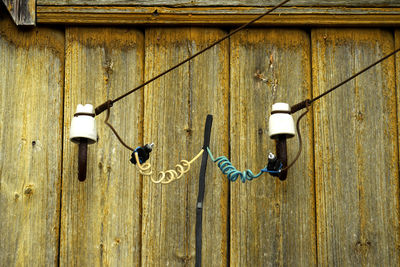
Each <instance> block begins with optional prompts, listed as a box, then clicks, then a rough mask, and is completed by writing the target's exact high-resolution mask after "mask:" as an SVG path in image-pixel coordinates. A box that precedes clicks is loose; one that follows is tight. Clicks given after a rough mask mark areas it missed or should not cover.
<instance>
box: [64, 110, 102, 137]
mask: <svg viewBox="0 0 400 267" xmlns="http://www.w3.org/2000/svg"><path fill="white" fill-rule="evenodd" d="M76 113H90V114H93V115H94V109H93V106H92V105H90V104H86V105H84V106H83V105H81V104H79V105H78V106H77V107H76ZM80 138H86V139H88V143H89V144H93V143H96V142H97V130H96V121H95V119H94V116H90V115H78V116H74V117H73V118H72V121H71V129H70V132H69V140H71V141H72V142H74V143H79V141H80Z"/></svg>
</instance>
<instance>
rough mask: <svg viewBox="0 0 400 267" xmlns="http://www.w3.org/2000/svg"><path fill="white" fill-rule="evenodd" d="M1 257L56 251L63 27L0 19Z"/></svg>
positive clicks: (33, 258) (51, 260)
mask: <svg viewBox="0 0 400 267" xmlns="http://www.w3.org/2000/svg"><path fill="white" fill-rule="evenodd" d="M0 77H1V79H0V107H1V108H0V251H1V252H0V265H1V266H28V265H32V264H35V265H38V266H54V265H56V264H57V257H58V237H59V203H60V198H59V194H60V187H61V185H60V181H61V177H60V175H61V156H62V110H63V109H62V103H63V85H64V34H63V32H62V31H59V30H56V29H51V28H42V27H39V28H37V29H35V30H34V31H23V32H22V31H18V29H17V28H16V26H15V25H14V24H13V22H12V21H11V20H10V19H9V18H8V17H3V18H1V19H0Z"/></svg>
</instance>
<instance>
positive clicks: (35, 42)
mask: <svg viewBox="0 0 400 267" xmlns="http://www.w3.org/2000/svg"><path fill="white" fill-rule="evenodd" d="M2 39H3V40H6V41H7V42H9V43H11V44H12V45H14V46H16V47H22V48H27V49H28V48H31V47H39V48H40V49H46V50H51V51H52V52H53V53H54V54H56V56H57V57H59V58H60V59H62V62H63V61H64V31H63V30H60V29H58V28H56V27H36V28H31V29H19V28H17V26H16V25H15V24H14V22H13V21H12V20H11V19H10V18H9V16H0V41H2Z"/></svg>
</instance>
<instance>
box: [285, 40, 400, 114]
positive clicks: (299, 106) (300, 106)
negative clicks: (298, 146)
mask: <svg viewBox="0 0 400 267" xmlns="http://www.w3.org/2000/svg"><path fill="white" fill-rule="evenodd" d="M399 51H400V48H397V49H395V50H394V51H392V52H391V53H390V54H387V55H386V56H384V57H383V58H381V59H379V60H377V61H375V62H374V63H372V64H371V65H369V66H367V67H365V68H363V69H362V70H360V71H359V72H357V73H355V74H353V75H352V76H350V77H349V78H347V79H346V80H344V81H342V82H340V83H338V84H337V85H335V86H333V87H332V88H330V89H328V90H326V91H325V92H323V93H322V94H320V95H319V96H316V97H314V98H312V99H306V100H304V101H302V102H300V103H298V104H296V105H293V106H292V107H291V111H290V113H292V114H293V113H295V112H297V111H299V110H301V109H303V108H305V107H306V106H309V105H311V104H312V103H313V102H315V101H317V100H318V99H320V98H321V97H324V96H326V95H327V94H329V93H330V92H332V91H334V90H336V89H337V88H339V87H340V86H342V85H344V84H345V83H348V82H349V81H351V80H353V79H354V78H356V77H357V76H359V75H361V74H363V73H364V72H366V71H367V70H369V69H370V68H372V67H374V66H375V65H377V64H379V63H381V62H382V61H384V60H386V59H388V58H389V57H391V56H393V55H394V54H396V53H397V52H399Z"/></svg>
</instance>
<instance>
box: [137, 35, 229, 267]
mask: <svg viewBox="0 0 400 267" xmlns="http://www.w3.org/2000/svg"><path fill="white" fill-rule="evenodd" d="M145 33H146V41H145V43H146V79H149V78H151V77H153V76H155V75H156V74H159V73H160V72H162V71H164V70H166V69H167V68H169V67H171V66H172V65H174V64H176V63H178V62H180V61H181V60H183V59H185V58H187V57H188V56H189V55H191V54H194V53H196V52H197V51H199V50H200V49H201V48H203V47H205V46H206V45H208V44H210V43H211V42H213V41H215V40H217V39H218V38H220V37H221V36H223V35H224V34H226V33H225V32H223V31H221V30H217V29H197V28H179V29H171V28H162V29H160V28H159V29H156V28H150V29H146V32H145ZM228 64H229V47H228V43H227V42H224V43H222V44H220V45H218V46H216V47H214V48H213V49H211V50H210V51H208V52H206V53H205V54H203V55H201V56H199V57H198V58H196V59H195V60H194V61H193V62H190V63H189V64H185V65H183V66H181V67H180V68H178V69H176V70H174V71H173V72H172V73H170V74H168V75H166V76H165V77H163V78H161V79H159V80H157V81H155V82H153V83H151V84H150V85H149V86H147V87H146V90H145V116H144V126H145V127H144V140H145V142H154V143H155V145H156V147H155V151H154V152H152V157H151V164H152V165H153V168H154V170H155V171H161V170H166V169H171V168H174V166H175V165H176V164H178V163H179V162H180V160H181V159H188V160H190V159H191V158H192V157H194V156H195V155H196V154H197V153H198V152H199V151H200V150H201V149H202V146H203V143H202V142H203V133H204V123H205V120H206V116H207V114H212V115H214V122H213V128H212V134H211V149H212V151H213V152H214V153H215V154H217V155H220V154H227V153H228V142H229V135H228V125H229V124H228V123H229V117H228V101H229V98H228V88H229V66H228ZM200 163H201V160H198V161H196V162H195V163H194V164H193V165H192V167H191V170H190V171H189V172H188V173H187V174H185V175H184V176H183V177H182V178H181V179H180V180H178V181H175V182H173V183H170V184H167V185H160V184H153V183H152V182H151V181H150V180H149V178H147V179H146V178H144V181H143V185H144V188H143V237H142V240H143V241H142V242H143V249H142V250H143V256H142V258H143V260H142V264H143V265H149V266H167V265H170V266H182V265H185V266H187V265H193V264H194V262H195V217H196V216H195V212H196V200H197V190H198V176H199V169H200ZM227 220H228V183H227V181H226V179H224V178H223V177H221V176H220V175H219V173H218V172H217V170H216V168H215V167H214V166H212V163H210V162H209V167H208V169H207V176H206V193H205V201H204V208H203V235H202V236H203V248H202V250H203V255H202V262H203V265H204V266H213V265H215V266H226V265H227V258H228V233H227Z"/></svg>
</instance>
